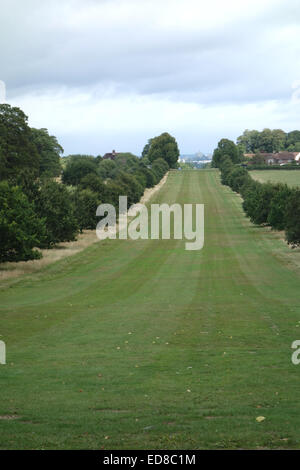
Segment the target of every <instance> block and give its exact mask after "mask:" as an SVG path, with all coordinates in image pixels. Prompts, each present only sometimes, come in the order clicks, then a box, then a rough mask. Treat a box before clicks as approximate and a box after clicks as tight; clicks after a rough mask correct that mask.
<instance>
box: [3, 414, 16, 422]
mask: <svg viewBox="0 0 300 470" xmlns="http://www.w3.org/2000/svg"><path fill="white" fill-rule="evenodd" d="M13 419H20V416H17V415H2V416H1V415H0V420H3V421H11V420H13Z"/></svg>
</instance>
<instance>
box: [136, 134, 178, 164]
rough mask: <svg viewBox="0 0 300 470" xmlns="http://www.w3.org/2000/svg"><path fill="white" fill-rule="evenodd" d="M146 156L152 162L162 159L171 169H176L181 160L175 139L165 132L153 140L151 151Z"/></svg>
mask: <svg viewBox="0 0 300 470" xmlns="http://www.w3.org/2000/svg"><path fill="white" fill-rule="evenodd" d="M144 156H147V158H148V159H149V161H150V162H154V161H155V160H157V159H159V158H162V159H164V160H165V161H166V162H167V164H168V166H169V167H170V168H176V166H177V162H178V158H179V149H178V145H177V142H176V140H175V138H174V137H172V136H171V135H170V134H168V133H167V132H164V133H163V134H161V135H160V136H158V137H154V138H153V139H151V144H150V149H149V151H148V152H147V153H146V154H145V155H144Z"/></svg>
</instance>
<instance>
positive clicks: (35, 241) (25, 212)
mask: <svg viewBox="0 0 300 470" xmlns="http://www.w3.org/2000/svg"><path fill="white" fill-rule="evenodd" d="M45 232H46V231H45V222H44V218H38V216H37V215H36V213H35V211H34V206H33V204H31V203H30V202H29V201H28V199H27V197H26V195H25V194H23V192H22V190H21V188H19V187H16V186H10V185H9V184H8V182H7V181H4V182H2V183H0V239H1V243H0V262H3V261H27V260H30V259H37V258H41V253H40V252H38V251H37V250H35V249H34V248H36V247H38V246H39V245H40V243H41V242H42V241H43V240H44V238H45Z"/></svg>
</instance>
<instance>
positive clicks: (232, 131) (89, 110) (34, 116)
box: [0, 0, 300, 155]
mask: <svg viewBox="0 0 300 470" xmlns="http://www.w3.org/2000/svg"><path fill="white" fill-rule="evenodd" d="M299 38H300V8H299V0H288V1H287V0H242V1H241V0H226V1H224V0H209V1H207V0H206V1H203V0H163V1H162V0H84V1H82V0H47V2H46V1H41V0H0V46H1V47H0V80H1V81H2V82H3V83H1V82H0V101H1V100H2V101H4V99H5V100H6V102H8V103H9V104H11V105H13V106H18V107H20V108H21V109H23V111H24V112H25V113H26V114H27V115H28V117H29V125H30V126H32V127H37V128H47V129H48V130H49V133H50V134H52V135H56V136H57V138H58V140H59V142H60V144H61V145H62V146H63V147H64V149H65V154H66V155H67V154H70V153H85V154H93V155H99V154H100V155H103V154H104V153H106V152H110V151H112V150H113V149H115V150H116V151H117V152H118V151H119V152H132V153H134V154H136V155H140V154H141V152H142V149H143V147H144V145H145V144H146V143H147V140H148V139H149V138H151V137H154V136H156V135H159V134H161V133H162V132H169V133H171V134H172V135H173V136H174V137H175V138H176V140H177V142H178V145H179V148H180V151H181V154H191V153H195V152H197V151H202V152H204V153H210V152H212V151H213V150H214V148H215V147H216V146H217V143H218V141H219V140H220V139H221V138H223V137H226V138H231V139H233V140H235V139H236V138H237V137H238V136H239V135H241V134H242V132H243V131H244V130H245V129H258V130H262V129H263V128H265V127H269V128H282V129H284V130H285V131H291V130H294V129H300V40H299ZM4 84H5V87H6V93H5V91H4Z"/></svg>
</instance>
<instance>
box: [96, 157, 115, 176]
mask: <svg viewBox="0 0 300 470" xmlns="http://www.w3.org/2000/svg"><path fill="white" fill-rule="evenodd" d="M98 174H99V176H101V178H103V179H104V180H105V179H107V178H115V177H116V174H117V165H116V163H115V162H114V161H113V160H102V162H100V163H99V166H98Z"/></svg>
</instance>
